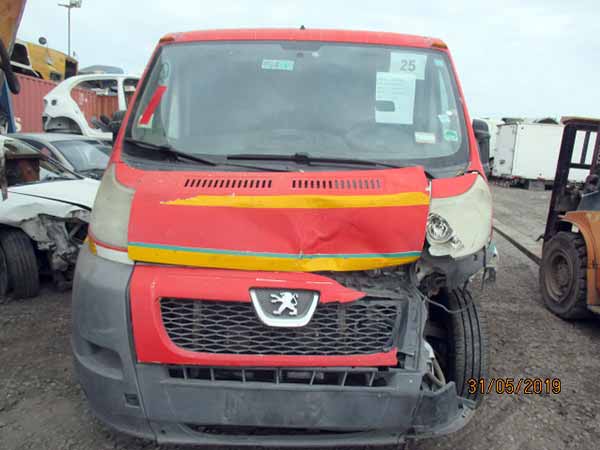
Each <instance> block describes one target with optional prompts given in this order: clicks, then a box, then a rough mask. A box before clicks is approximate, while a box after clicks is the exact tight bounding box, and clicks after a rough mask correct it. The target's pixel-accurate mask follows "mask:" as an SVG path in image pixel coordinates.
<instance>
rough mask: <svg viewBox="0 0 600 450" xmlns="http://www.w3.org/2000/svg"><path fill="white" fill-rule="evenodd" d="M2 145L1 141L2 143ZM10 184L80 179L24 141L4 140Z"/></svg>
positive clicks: (7, 174)
mask: <svg viewBox="0 0 600 450" xmlns="http://www.w3.org/2000/svg"><path fill="white" fill-rule="evenodd" d="M0 145H1V143H0ZM4 149H5V151H6V178H7V181H8V186H18V185H21V184H28V183H39V182H41V181H54V180H78V179H79V177H78V176H77V175H75V174H73V173H72V172H70V171H68V170H67V169H65V168H64V167H62V166H61V165H60V164H57V163H55V162H53V161H50V160H48V159H47V158H46V156H44V155H42V154H41V153H40V152H39V151H38V150H36V149H35V148H33V147H32V146H30V145H29V144H26V143H24V142H22V141H18V140H15V139H9V140H5V141H4Z"/></svg>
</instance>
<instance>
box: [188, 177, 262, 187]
mask: <svg viewBox="0 0 600 450" xmlns="http://www.w3.org/2000/svg"><path fill="white" fill-rule="evenodd" d="M272 183H273V181H272V180H267V179H264V178H263V179H252V178H188V179H187V180H185V183H184V184H183V186H184V187H187V188H202V189H269V188H270V187H271V185H272Z"/></svg>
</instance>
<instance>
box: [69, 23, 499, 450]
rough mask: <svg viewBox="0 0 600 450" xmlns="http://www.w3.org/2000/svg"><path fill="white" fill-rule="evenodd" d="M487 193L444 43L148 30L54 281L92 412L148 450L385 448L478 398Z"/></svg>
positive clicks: (451, 419)
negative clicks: (150, 442)
mask: <svg viewBox="0 0 600 450" xmlns="http://www.w3.org/2000/svg"><path fill="white" fill-rule="evenodd" d="M491 220H492V202H491V196H490V191H489V189H488V185H487V181H486V178H485V175H484V173H483V169H482V165H481V161H480V157H479V154H478V145H477V141H476V136H475V133H474V131H473V127H472V124H471V122H470V119H469V115H468V112H467V108H466V106H465V101H464V97H463V93H462V91H461V88H460V85H459V83H458V80H457V78H456V74H455V69H454V66H453V64H452V59H451V58H450V54H449V52H448V49H447V47H446V45H445V44H444V43H443V42H442V41H440V40H438V39H432V38H426V37H417V36H407V35H400V34H393V33H377V32H362V31H332V30H309V29H304V28H302V29H295V30H289V29H260V30H217V31H197V32H189V33H176V34H170V35H167V36H165V37H164V38H162V39H161V40H160V42H159V44H158V46H157V49H156V51H155V52H154V55H153V56H152V59H151V61H150V64H149V66H148V69H147V70H146V73H145V75H144V76H143V79H142V81H141V84H140V88H139V89H138V91H137V93H136V95H135V98H134V100H133V101H132V103H131V105H130V108H129V111H128V112H127V114H126V115H125V117H124V120H123V124H122V126H121V127H120V130H119V132H118V136H117V137H116V141H115V146H114V152H113V154H112V159H111V163H110V165H109V168H108V170H107V172H106V173H105V175H104V178H103V180H102V184H101V187H100V190H99V193H98V196H97V198H96V202H95V206H94V210H93V213H92V219H91V224H90V230H89V236H88V244H89V245H87V246H84V248H83V249H82V252H81V254H80V257H79V260H78V264H77V270H76V277H75V285H74V291H73V321H74V323H73V352H74V355H75V364H76V369H77V373H78V376H79V380H80V383H81V385H82V386H83V389H84V391H85V393H86V395H87V397H88V399H89V403H90V405H91V408H92V410H93V411H94V412H95V414H97V416H98V417H99V418H100V419H101V420H103V421H104V422H106V423H108V424H109V425H111V426H113V427H114V428H116V429H118V430H121V431H123V432H125V433H129V434H132V435H136V436H140V437H144V438H150V439H154V440H156V441H158V442H161V443H163V442H164V443H179V444H207V445H208V444H211V445H212V444H224V445H234V446H246V445H263V446H291V445H293V446H339V445H363V444H396V443H402V442H403V440H404V439H405V438H407V437H410V438H416V437H428V436H434V435H439V434H443V433H448V432H452V431H454V430H457V429H458V428H460V427H462V426H463V425H464V424H465V422H466V421H467V420H468V419H469V418H470V417H471V416H472V414H473V412H474V410H475V409H476V408H477V406H478V404H479V403H480V400H481V398H480V396H479V395H478V394H477V393H473V392H471V391H470V390H469V384H468V380H469V379H474V380H479V379H481V378H482V377H484V376H485V374H486V338H485V335H484V321H483V319H482V317H481V315H480V312H479V309H478V306H477V303H476V302H475V301H474V300H473V298H472V296H471V294H470V291H469V287H468V284H469V281H470V280H471V279H472V278H473V276H474V275H475V274H476V273H478V272H483V273H484V276H491V275H493V274H494V273H495V272H494V268H493V264H492V263H493V261H494V256H495V248H494V246H493V244H492V243H491Z"/></svg>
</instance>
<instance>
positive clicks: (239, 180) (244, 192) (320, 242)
mask: <svg viewBox="0 0 600 450" xmlns="http://www.w3.org/2000/svg"><path fill="white" fill-rule="evenodd" d="M429 197H430V192H429V183H428V180H427V178H426V177H425V174H424V173H423V170H422V169H421V168H418V167H411V168H405V169H388V170H368V171H364V170H355V171H341V172H313V173H302V172H285V173H271V172H269V173H264V172H262V173H230V172H227V173H198V172H195V173H181V172H178V173H173V172H161V173H158V174H157V172H152V173H151V174H150V173H148V176H145V177H144V178H143V179H142V180H141V181H140V183H139V184H138V187H137V189H136V192H135V195H134V197H133V203H132V207H131V216H130V221H129V232H128V240H129V244H128V253H129V256H130V258H131V259H133V260H137V261H148V262H157V263H165V264H178V265H187V266H199V267H214V268H228V269H242V270H268V271H328V270H333V271H338V270H339V271H342V270H367V269H375V268H380V267H385V266H393V265H399V264H406V263H409V262H412V261H415V260H416V259H418V258H419V256H420V253H421V249H422V248H423V243H424V239H425V226H426V223H427V213H428V209H429Z"/></svg>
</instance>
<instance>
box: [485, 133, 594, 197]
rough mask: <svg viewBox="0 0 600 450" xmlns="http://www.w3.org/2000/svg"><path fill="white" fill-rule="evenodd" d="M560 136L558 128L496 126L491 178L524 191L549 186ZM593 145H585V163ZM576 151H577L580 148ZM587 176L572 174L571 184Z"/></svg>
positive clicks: (581, 172) (552, 177) (554, 167)
mask: <svg viewBox="0 0 600 450" xmlns="http://www.w3.org/2000/svg"><path fill="white" fill-rule="evenodd" d="M562 132H563V126H562V125H557V124H548V123H529V122H523V123H509V124H502V125H499V127H498V137H497V143H496V150H495V155H494V164H493V167H492V176H494V177H496V178H501V179H504V180H507V181H509V182H510V183H511V184H522V185H525V186H526V187H531V186H533V185H535V186H538V187H541V186H545V185H549V184H551V183H552V182H553V181H554V174H555V172H556V163H557V161H558V153H559V150H560V143H561V139H562ZM577 139H583V136H577ZM582 143H583V142H581V144H582ZM593 145H594V142H589V144H588V146H589V148H588V153H587V157H586V159H587V160H589V159H591V156H592V153H593V152H592V147H593ZM576 148H578V149H580V148H582V145H577V146H576ZM575 157H577V158H578V157H579V155H575ZM588 163H589V161H588ZM586 175H587V174H586V171H585V170H578V169H577V170H572V171H571V177H572V180H571V181H584V179H585V176H586Z"/></svg>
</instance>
